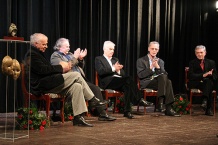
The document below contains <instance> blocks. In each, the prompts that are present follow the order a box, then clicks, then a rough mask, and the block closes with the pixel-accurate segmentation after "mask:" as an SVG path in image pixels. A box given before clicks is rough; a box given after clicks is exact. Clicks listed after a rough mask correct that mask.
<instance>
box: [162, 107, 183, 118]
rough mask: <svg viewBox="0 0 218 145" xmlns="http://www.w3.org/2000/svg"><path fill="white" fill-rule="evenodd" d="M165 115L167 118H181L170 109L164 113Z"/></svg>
mask: <svg viewBox="0 0 218 145" xmlns="http://www.w3.org/2000/svg"><path fill="white" fill-rule="evenodd" d="M165 115H167V116H174V117H181V115H180V114H179V113H176V112H175V111H174V110H173V109H172V108H171V109H168V110H166V111H165Z"/></svg>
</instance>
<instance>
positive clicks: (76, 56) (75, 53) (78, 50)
mask: <svg viewBox="0 0 218 145" xmlns="http://www.w3.org/2000/svg"><path fill="white" fill-rule="evenodd" d="M80 52H81V50H80V48H77V49H76V50H75V51H74V53H73V56H74V57H75V58H76V59H78V58H79V56H80Z"/></svg>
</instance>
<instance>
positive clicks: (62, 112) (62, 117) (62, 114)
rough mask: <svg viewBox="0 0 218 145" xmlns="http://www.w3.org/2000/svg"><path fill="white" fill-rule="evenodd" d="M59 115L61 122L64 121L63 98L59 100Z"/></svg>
mask: <svg viewBox="0 0 218 145" xmlns="http://www.w3.org/2000/svg"><path fill="white" fill-rule="evenodd" d="M60 116H61V122H62V123H64V99H63V100H61V106H60Z"/></svg>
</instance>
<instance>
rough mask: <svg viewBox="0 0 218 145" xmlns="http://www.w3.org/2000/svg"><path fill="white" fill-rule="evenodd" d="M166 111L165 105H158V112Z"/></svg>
mask: <svg viewBox="0 0 218 145" xmlns="http://www.w3.org/2000/svg"><path fill="white" fill-rule="evenodd" d="M164 111H166V109H165V108H164V104H163V103H160V104H158V107H157V109H156V112H164Z"/></svg>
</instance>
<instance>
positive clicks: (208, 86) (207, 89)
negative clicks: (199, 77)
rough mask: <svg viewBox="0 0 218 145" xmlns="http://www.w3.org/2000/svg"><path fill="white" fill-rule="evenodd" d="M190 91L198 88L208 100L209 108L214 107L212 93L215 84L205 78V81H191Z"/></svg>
mask: <svg viewBox="0 0 218 145" xmlns="http://www.w3.org/2000/svg"><path fill="white" fill-rule="evenodd" d="M188 87H189V88H190V89H192V88H196V89H200V90H201V91H202V93H203V97H204V98H206V99H207V108H211V106H212V91H213V89H214V82H213V81H212V80H211V79H209V78H205V79H204V80H203V81H198V82H197V81H190V82H189V84H188Z"/></svg>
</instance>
